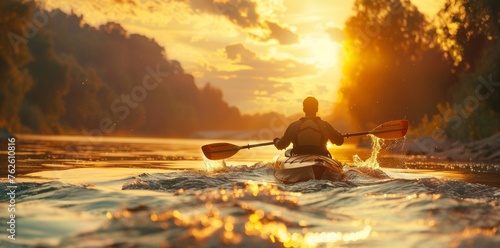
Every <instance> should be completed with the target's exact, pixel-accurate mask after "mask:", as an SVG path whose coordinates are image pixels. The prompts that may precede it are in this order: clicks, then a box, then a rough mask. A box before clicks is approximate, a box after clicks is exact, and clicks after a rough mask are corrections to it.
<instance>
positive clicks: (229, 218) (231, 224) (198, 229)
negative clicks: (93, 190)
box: [106, 181, 375, 247]
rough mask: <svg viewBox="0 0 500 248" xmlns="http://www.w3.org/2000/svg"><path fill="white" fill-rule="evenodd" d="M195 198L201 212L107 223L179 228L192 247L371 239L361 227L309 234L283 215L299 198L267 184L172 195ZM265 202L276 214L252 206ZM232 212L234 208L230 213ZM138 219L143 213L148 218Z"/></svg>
mask: <svg viewBox="0 0 500 248" xmlns="http://www.w3.org/2000/svg"><path fill="white" fill-rule="evenodd" d="M193 193H194V195H195V197H196V198H197V200H198V201H202V202H204V204H202V205H201V206H200V207H192V208H191V209H189V208H186V209H185V208H182V209H173V210H167V211H163V212H161V211H160V212H149V211H150V210H148V209H143V210H146V211H141V210H136V209H124V210H121V211H117V212H115V213H110V212H107V213H106V218H108V219H112V220H113V219H114V220H121V221H125V222H126V223H133V222H132V221H133V219H134V218H137V219H140V220H141V221H142V220H148V221H151V222H152V223H157V226H158V227H159V228H161V229H162V230H167V229H172V228H177V229H179V230H178V231H179V235H181V236H184V237H187V238H189V237H191V238H190V240H191V241H190V242H195V243H193V245H196V244H200V243H204V242H216V243H217V242H221V243H223V244H225V245H240V244H242V243H244V241H245V240H246V238H245V236H246V237H248V238H250V237H253V238H260V239H262V240H267V241H269V242H271V243H281V244H282V245H283V247H318V246H324V244H328V245H331V244H336V243H348V242H353V241H357V240H362V239H366V238H368V237H369V236H370V235H371V234H372V231H371V226H370V225H367V224H363V223H352V225H353V227H360V230H359V231H354V232H341V231H331V232H310V231H308V228H311V227H315V224H314V223H311V222H310V221H309V220H305V219H297V220H287V219H288V217H287V216H288V214H286V212H288V211H292V210H293V209H295V208H300V206H299V205H298V199H297V197H299V196H301V194H300V193H293V192H283V191H281V190H279V189H278V188H277V186H275V185H271V184H267V183H257V182H254V181H246V182H245V187H244V188H238V187H237V185H236V184H235V185H234V187H233V189H227V188H226V189H223V188H221V189H218V190H211V191H208V192H202V191H195V192H189V190H179V191H177V192H176V194H177V195H182V194H193ZM263 199H264V200H265V202H266V204H272V205H276V206H280V210H276V209H275V208H271V209H272V211H268V210H266V208H265V207H257V206H253V202H255V201H261V200H263ZM228 204H229V205H228ZM235 206H237V208H236V209H233V208H234V207H235ZM263 206H265V205H263ZM228 209H230V211H229V212H228ZM234 211H237V212H238V213H239V214H238V213H236V212H234ZM282 211H284V212H285V213H282ZM140 213H146V214H147V215H146V218H144V217H142V216H140V215H139V214H140ZM228 213H229V214H228ZM139 223H140V222H139ZM316 227H317V226H316ZM183 229H184V231H183ZM186 235H187V236H186ZM373 235H375V234H373ZM211 239H215V240H211ZM251 239H252V238H251Z"/></svg>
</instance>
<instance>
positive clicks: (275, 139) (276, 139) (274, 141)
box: [273, 138, 280, 149]
mask: <svg viewBox="0 0 500 248" xmlns="http://www.w3.org/2000/svg"><path fill="white" fill-rule="evenodd" d="M278 140H280V138H274V139H273V143H274V146H275V147H276V148H278V147H277V146H276V142H278ZM278 149H279V148H278Z"/></svg>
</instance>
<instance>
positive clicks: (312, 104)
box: [302, 96, 318, 116]
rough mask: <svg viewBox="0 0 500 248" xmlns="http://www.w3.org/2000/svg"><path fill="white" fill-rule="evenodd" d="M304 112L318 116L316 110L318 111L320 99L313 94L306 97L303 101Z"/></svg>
mask: <svg viewBox="0 0 500 248" xmlns="http://www.w3.org/2000/svg"><path fill="white" fill-rule="evenodd" d="M302 105H303V108H302V110H304V113H306V115H313V116H316V112H318V100H316V98H314V97H312V96H308V97H306V99H304V101H303V102H302Z"/></svg>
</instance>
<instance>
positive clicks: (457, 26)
mask: <svg viewBox="0 0 500 248" xmlns="http://www.w3.org/2000/svg"><path fill="white" fill-rule="evenodd" d="M499 8H500V3H499V2H498V1H493V0H480V1H469V0H447V1H446V3H445V4H444V6H443V8H442V10H441V11H440V12H439V15H438V18H437V19H436V21H435V22H430V21H428V19H426V18H425V16H423V14H421V13H420V12H419V11H418V9H417V8H416V7H415V6H413V5H412V4H411V2H410V1H409V0H390V1H382V0H375V1H368V0H357V1H356V2H355V4H354V12H355V15H354V16H353V17H351V18H350V19H349V20H348V21H347V22H346V28H345V32H346V36H347V41H346V42H345V44H344V52H345V56H344V68H343V72H344V77H343V79H342V89H341V90H342V93H343V97H344V99H343V104H342V105H341V107H343V108H344V109H347V110H348V111H350V114H351V115H352V117H353V119H354V120H356V121H357V122H358V123H360V124H361V125H364V126H365V127H368V125H372V126H373V123H372V122H373V121H376V122H381V121H384V120H387V119H396V118H407V119H409V120H410V121H411V122H412V124H413V126H418V125H419V124H420V126H419V127H418V128H417V129H416V130H414V132H413V133H414V134H417V133H419V134H426V135H431V133H432V132H433V130H435V129H443V130H444V131H445V133H446V134H447V137H450V138H453V139H460V140H464V141H465V140H475V139H480V138H484V137H486V136H489V135H492V134H494V133H496V132H498V131H500V129H499V128H500V125H498V124H499V122H500V121H499V117H500V115H499V110H500V94H499V89H500V87H498V86H492V85H497V84H500V82H499V83H495V82H498V81H500V80H499V77H498V76H499V75H498V71H500V70H499V69H500V68H499V67H498V63H499V62H500V58H499V55H500V50H499V49H500V42H499V41H500V40H499V33H498V31H499V21H498V20H499V15H498V14H499ZM485 81H487V82H489V85H490V86H489V88H488V87H487V86H485V84H484V82H485ZM481 85H482V86H481ZM495 87H496V88H495ZM478 92H479V93H478ZM429 116H431V117H430V118H429ZM422 117H423V118H422ZM367 124H368V125H367ZM479 127H481V128H479Z"/></svg>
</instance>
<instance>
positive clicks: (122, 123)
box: [0, 0, 277, 137]
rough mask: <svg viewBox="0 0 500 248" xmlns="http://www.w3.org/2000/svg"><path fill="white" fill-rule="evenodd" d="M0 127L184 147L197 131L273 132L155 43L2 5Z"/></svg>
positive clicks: (263, 118)
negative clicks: (171, 141) (178, 141)
mask: <svg viewBox="0 0 500 248" xmlns="http://www.w3.org/2000/svg"><path fill="white" fill-rule="evenodd" d="M0 33H2V41H1V44H0V46H1V47H0V109H1V116H0V124H3V125H6V126H7V127H8V128H9V129H10V130H11V131H13V132H24V133H41V134H62V133H64V134H89V135H97V134H114V135H130V134H133V135H150V136H163V137H187V136H190V135H191V134H192V133H193V132H195V131H198V130H227V129H257V128H259V127H268V126H269V119H270V117H271V116H274V115H277V114H275V113H269V114H262V115H242V114H241V113H240V111H239V110H238V108H236V107H232V106H229V105H228V104H227V103H226V102H225V101H224V100H223V99H222V97H223V95H222V92H221V90H220V89H218V88H215V87H213V86H212V85H210V84H209V83H208V84H206V85H205V86H204V87H203V88H201V89H200V88H198V87H196V85H195V81H194V78H193V76H192V75H190V74H186V73H185V72H184V70H183V68H182V66H181V65H180V63H179V62H178V61H176V60H169V59H168V58H167V55H166V51H165V49H164V48H163V47H161V46H160V45H158V43H157V42H156V41H155V40H153V39H150V38H147V37H145V36H142V35H138V34H128V33H127V31H126V30H125V29H124V28H123V27H122V26H121V25H120V24H118V23H113V22H110V23H106V24H103V25H101V26H99V27H91V26H89V25H87V24H83V16H77V15H75V14H65V13H63V12H61V11H59V10H53V11H51V12H47V11H45V10H43V9H40V8H38V7H37V6H36V4H35V3H34V2H24V1H18V0H5V1H1V3H0Z"/></svg>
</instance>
